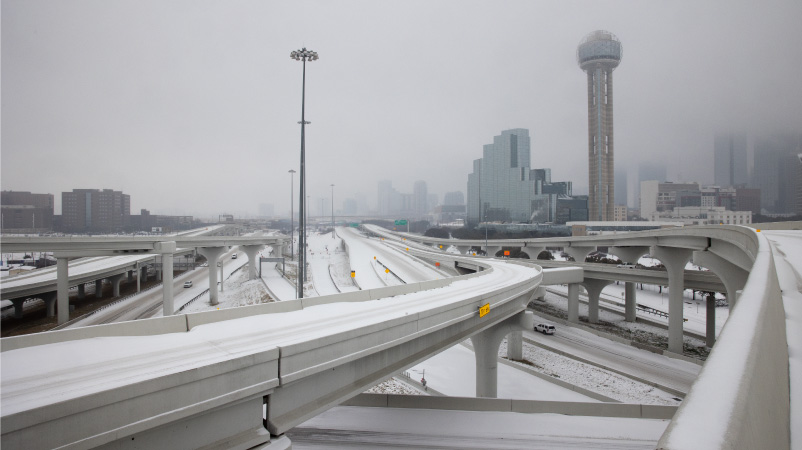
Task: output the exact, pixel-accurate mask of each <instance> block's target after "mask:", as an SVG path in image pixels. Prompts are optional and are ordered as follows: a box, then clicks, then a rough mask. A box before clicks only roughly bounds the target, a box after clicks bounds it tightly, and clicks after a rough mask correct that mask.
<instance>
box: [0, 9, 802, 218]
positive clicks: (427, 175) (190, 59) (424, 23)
mask: <svg viewBox="0 0 802 450" xmlns="http://www.w3.org/2000/svg"><path fill="white" fill-rule="evenodd" d="M1 13H2V149H1V153H0V156H1V157H2V160H1V161H0V163H1V164H0V165H2V180H0V184H2V189H4V190H26V191H32V192H37V193H52V194H54V195H55V198H56V212H57V213H59V212H60V210H61V192H62V191H69V190H72V189H73V188H106V189H115V190H122V191H123V192H125V193H127V194H130V195H131V210H132V212H133V213H138V212H139V209H140V208H147V209H149V210H150V211H151V212H152V213H155V214H194V215H217V214H221V213H232V214H236V215H240V216H244V215H248V214H256V213H257V211H258V205H259V203H273V204H275V209H276V213H280V214H286V212H288V210H289V197H290V192H289V188H290V175H289V174H288V173H287V172H288V170H290V169H295V170H298V167H299V159H300V126H299V125H298V124H297V122H298V121H299V120H300V115H301V70H302V67H301V66H302V65H301V63H300V62H296V61H294V60H292V59H290V57H289V54H290V52H291V51H292V50H296V49H300V48H301V47H304V46H305V47H307V48H309V49H312V50H315V51H317V52H318V53H319V55H320V60H318V61H315V62H310V63H308V64H307V79H306V81H307V92H306V93H307V100H306V117H307V120H309V121H311V122H312V124H311V125H309V126H308V127H307V140H306V146H307V153H306V156H307V174H308V177H309V181H308V191H309V192H308V193H309V195H310V196H311V197H312V198H313V199H315V198H326V199H328V198H329V192H330V187H329V185H330V184H332V183H333V184H335V185H336V187H335V208H336V209H340V208H341V205H342V199H344V198H345V197H350V196H353V195H354V194H355V193H357V192H362V193H364V194H365V195H367V196H368V199H369V201H370V203H371V204H372V205H374V204H375V199H376V191H377V182H378V181H379V180H383V179H389V180H392V182H393V186H394V187H395V188H396V189H398V190H399V191H401V192H412V184H413V183H414V181H415V180H425V181H426V182H427V183H428V186H429V192H430V193H431V192H433V193H437V194H439V196H440V199H441V200H442V196H443V194H444V193H445V192H448V191H454V190H461V191H463V192H465V190H466V183H467V175H468V173H469V172H470V171H471V168H472V161H473V160H474V159H476V158H480V157H481V154H482V146H483V145H484V144H487V143H491V142H492V139H493V136H495V135H497V134H499V133H500V132H501V130H504V129H509V128H528V129H529V131H530V135H531V137H532V151H531V153H532V167H534V168H540V167H550V168H551V169H552V177H553V179H555V180H560V181H561V180H569V181H573V182H574V186H575V192H577V191H579V192H582V191H585V192H586V191H587V185H588V178H587V146H588V143H587V120H588V118H587V103H586V102H587V99H586V96H587V86H586V83H587V81H586V77H585V75H584V73H583V72H582V71H581V70H580V69H579V67H578V66H577V64H576V59H575V52H576V47H577V45H578V44H579V42H580V40H581V39H582V38H583V37H584V36H585V35H586V34H588V33H589V32H591V31H593V30H596V29H605V30H608V31H610V32H612V33H614V34H615V35H616V36H618V38H619V39H620V40H621V42H622V44H623V47H624V57H623V60H622V62H621V65H620V66H619V67H618V68H617V69H616V71H615V76H614V86H615V89H614V98H615V151H616V156H615V158H616V159H615V163H616V167H619V166H626V167H631V168H632V169H633V170H632V171H631V172H630V178H633V177H636V172H635V170H634V169H635V168H636V167H637V164H638V163H639V162H640V161H643V160H656V161H663V162H665V163H666V165H667V166H668V174H669V177H671V178H673V179H675V180H677V181H684V180H693V181H700V182H703V183H712V180H713V176H712V163H713V135H714V133H715V132H716V131H725V130H730V129H733V130H738V131H743V132H746V133H748V134H749V136H750V138H751V137H753V136H754V135H756V134H758V133H770V132H778V131H780V132H782V131H795V132H797V133H798V132H800V131H802V82H800V80H802V26H800V18H802V1H799V0H768V1H738V0H735V1H733V0H727V1H696V0H694V1H621V2H608V1H598V0H592V1H563V0H561V1H552V2H535V1H531V0H527V1H520V2H517V1H506V2H505V1H484V2H471V1H463V0H460V1H420V2H414V1H408V0H405V1H380V2H377V1H363V2H362V1H347V2H346V1H320V2H312V1H306V2H303V1H292V2H290V1H287V2H278V1H269V2H268V1H199V0H187V1H163V0H158V1H146V0H119V1H115V0H94V1H92V0H83V1H75V0H46V1H45V0H3V1H2V11H1ZM750 165H751V162H750ZM295 183H296V189H295V194H296V200H297V194H298V189H297V183H298V176H297V174H296V176H295ZM313 204H314V203H313Z"/></svg>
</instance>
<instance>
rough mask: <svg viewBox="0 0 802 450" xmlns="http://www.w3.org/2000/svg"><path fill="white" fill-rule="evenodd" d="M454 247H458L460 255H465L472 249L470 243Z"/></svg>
mask: <svg viewBox="0 0 802 450" xmlns="http://www.w3.org/2000/svg"><path fill="white" fill-rule="evenodd" d="M454 247H456V248H457V251H459V254H460V255H465V254H467V253H468V252H469V251H471V246H470V245H455V246H454Z"/></svg>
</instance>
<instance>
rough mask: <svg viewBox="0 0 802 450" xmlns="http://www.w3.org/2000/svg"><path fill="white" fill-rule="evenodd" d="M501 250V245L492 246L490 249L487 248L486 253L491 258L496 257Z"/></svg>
mask: <svg viewBox="0 0 802 450" xmlns="http://www.w3.org/2000/svg"><path fill="white" fill-rule="evenodd" d="M499 250H501V246H500V245H491V246H490V247H487V246H485V253H486V254H487V256H489V257H491V258H493V257H495V256H496V253H498V252H499Z"/></svg>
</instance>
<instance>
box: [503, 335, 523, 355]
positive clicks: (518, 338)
mask: <svg viewBox="0 0 802 450" xmlns="http://www.w3.org/2000/svg"><path fill="white" fill-rule="evenodd" d="M507 359H510V360H515V361H520V360H522V359H524V332H523V331H513V332H512V333H510V334H508V335H507Z"/></svg>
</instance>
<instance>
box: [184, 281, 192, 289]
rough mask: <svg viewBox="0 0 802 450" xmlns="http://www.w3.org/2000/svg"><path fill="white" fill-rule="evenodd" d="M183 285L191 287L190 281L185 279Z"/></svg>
mask: <svg viewBox="0 0 802 450" xmlns="http://www.w3.org/2000/svg"><path fill="white" fill-rule="evenodd" d="M184 287H185V288H191V287H192V282H191V281H185V282H184Z"/></svg>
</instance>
